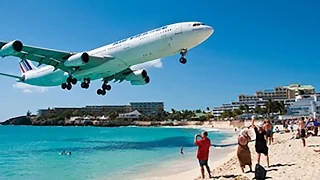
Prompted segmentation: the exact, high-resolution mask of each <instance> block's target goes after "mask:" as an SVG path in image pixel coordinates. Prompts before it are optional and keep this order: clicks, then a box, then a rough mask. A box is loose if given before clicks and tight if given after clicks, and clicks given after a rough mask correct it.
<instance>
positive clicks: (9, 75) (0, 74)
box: [0, 73, 23, 80]
mask: <svg viewBox="0 0 320 180" xmlns="http://www.w3.org/2000/svg"><path fill="white" fill-rule="evenodd" d="M0 76H7V77H11V78H16V79H19V80H22V79H23V78H22V77H21V76H16V75H11V74H5V73H0Z"/></svg>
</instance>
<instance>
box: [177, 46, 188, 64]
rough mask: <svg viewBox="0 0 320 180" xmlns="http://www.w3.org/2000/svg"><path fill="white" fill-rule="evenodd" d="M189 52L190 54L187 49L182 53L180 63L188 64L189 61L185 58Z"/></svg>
mask: <svg viewBox="0 0 320 180" xmlns="http://www.w3.org/2000/svg"><path fill="white" fill-rule="evenodd" d="M187 52H188V50H187V49H182V50H181V51H180V55H181V57H180V59H179V61H180V63H181V64H186V63H187V59H186V58H185V57H184V56H185V55H186V54H187Z"/></svg>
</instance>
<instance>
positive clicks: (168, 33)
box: [24, 22, 213, 87]
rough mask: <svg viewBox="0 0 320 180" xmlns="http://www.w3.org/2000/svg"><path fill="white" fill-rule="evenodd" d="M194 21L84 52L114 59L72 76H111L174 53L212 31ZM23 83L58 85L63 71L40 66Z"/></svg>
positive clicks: (26, 76) (190, 46)
mask: <svg viewBox="0 0 320 180" xmlns="http://www.w3.org/2000/svg"><path fill="white" fill-rule="evenodd" d="M195 23H198V22H185V23H176V24H171V25H167V26H163V27H160V28H157V29H154V30H151V31H148V32H144V33H141V34H138V35H135V36H132V37H129V38H126V39H123V40H120V41H117V42H115V43H112V44H108V45H106V46H103V47H100V48H97V49H93V50H91V51H89V52H88V54H89V55H90V56H91V55H92V56H101V57H103V56H107V55H108V56H109V55H111V56H113V57H114V59H112V60H110V61H107V62H105V63H103V64H101V65H99V66H96V67H93V68H90V69H86V70H80V71H76V72H75V73H74V74H73V77H74V78H76V79H77V80H79V81H81V80H83V79H84V78H89V79H90V80H96V79H101V78H104V77H108V76H112V75H113V74H115V73H117V72H120V71H123V70H125V69H127V68H128V67H131V66H133V65H136V64H141V63H144V62H148V61H152V60H155V59H158V58H163V57H167V56H171V55H175V54H178V53H180V52H181V50H182V49H188V50H189V49H191V48H193V47H195V46H197V45H199V44H200V43H202V42H203V41H205V40H206V39H207V38H208V37H209V36H210V35H211V34H212V33H213V29H212V28H211V27H210V26H207V25H204V24H202V23H201V24H200V23H198V24H199V25H197V26H194V24H195ZM24 76H25V80H24V83H27V84H31V85H36V86H47V87H48V86H58V85H61V84H62V83H64V82H65V81H66V78H67V77H68V76H69V74H68V73H67V72H64V71H62V70H60V69H57V70H55V68H54V67H53V66H44V67H41V68H39V69H36V70H31V71H28V72H26V73H25V74H24Z"/></svg>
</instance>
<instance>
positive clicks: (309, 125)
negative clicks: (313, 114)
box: [306, 121, 320, 127]
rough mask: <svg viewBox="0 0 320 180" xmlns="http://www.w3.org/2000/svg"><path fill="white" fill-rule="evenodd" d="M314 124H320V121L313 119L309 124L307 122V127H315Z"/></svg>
mask: <svg viewBox="0 0 320 180" xmlns="http://www.w3.org/2000/svg"><path fill="white" fill-rule="evenodd" d="M313 126H320V122H318V121H311V122H309V123H308V124H306V127H313Z"/></svg>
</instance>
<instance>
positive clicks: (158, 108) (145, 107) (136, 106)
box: [130, 102, 164, 116]
mask: <svg viewBox="0 0 320 180" xmlns="http://www.w3.org/2000/svg"><path fill="white" fill-rule="evenodd" d="M130 105H131V107H132V110H137V111H139V112H140V113H142V114H144V115H146V116H156V115H157V114H159V113H160V114H162V113H163V111H164V104H163V102H131V103H130Z"/></svg>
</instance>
